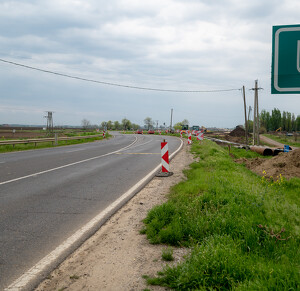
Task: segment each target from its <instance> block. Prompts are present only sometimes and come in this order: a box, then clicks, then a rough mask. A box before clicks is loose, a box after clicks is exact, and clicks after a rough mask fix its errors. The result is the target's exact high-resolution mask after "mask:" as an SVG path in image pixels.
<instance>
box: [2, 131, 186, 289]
mask: <svg viewBox="0 0 300 291" xmlns="http://www.w3.org/2000/svg"><path fill="white" fill-rule="evenodd" d="M161 141H162V137H160V136H152V135H120V134H116V136H115V137H114V138H113V139H110V140H105V141H98V142H94V143H88V144H81V145H75V146H66V147H57V148H50V149H42V150H34V151H24V152H14V153H7V154H1V155H0V234H1V236H0V290H2V289H5V288H6V287H8V286H9V285H10V284H11V283H13V282H15V280H17V279H18V278H19V277H20V276H21V275H22V274H23V273H24V272H26V271H27V270H28V269H29V268H31V267H32V266H34V265H35V264H36V263H37V262H38V261H39V260H41V259H42V258H44V257H45V256H47V255H48V254H49V253H50V252H51V251H53V249H55V248H56V247H57V246H59V245H60V244H62V242H64V241H65V240H66V239H68V238H69V237H70V236H72V234H74V233H75V232H76V231H77V230H78V229H80V228H81V227H83V226H84V225H86V224H87V222H89V221H90V220H92V219H93V218H94V217H95V216H97V215H98V214H99V213H101V212H102V211H104V210H105V209H107V207H109V206H110V205H111V204H112V203H113V202H114V201H115V200H116V199H118V198H119V197H120V196H121V195H122V194H123V193H125V192H126V191H128V189H130V188H131V187H132V186H133V185H135V184H136V183H138V182H139V181H140V180H141V179H143V177H145V176H146V175H147V174H148V173H149V172H151V170H153V169H154V168H155V167H156V166H157V165H159V164H160V142H161ZM167 141H168V142H169V151H170V153H172V152H174V151H175V150H176V149H178V148H179V146H180V144H181V142H180V140H179V139H177V138H172V137H167ZM101 223H103V222H101ZM99 226H100V225H96V227H97V228H98V227H99ZM93 231H96V229H92V230H91V231H90V232H89V233H87V234H86V235H85V236H84V237H82V238H81V240H84V239H86V238H87V237H86V236H87V235H91V234H92V232H93ZM80 242H82V241H78V242H77V244H79V243H80ZM75 246H77V245H76V244H75ZM68 252H70V250H68ZM66 255H67V253H64V256H66ZM61 259H62V257H61V258H60V260H61ZM55 264H57V261H56V262H55Z"/></svg>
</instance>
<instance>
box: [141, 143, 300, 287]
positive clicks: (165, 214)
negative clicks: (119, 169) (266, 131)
mask: <svg viewBox="0 0 300 291" xmlns="http://www.w3.org/2000/svg"><path fill="white" fill-rule="evenodd" d="M192 152H193V153H194V154H195V156H197V157H198V158H199V162H196V163H193V164H192V165H191V169H189V170H187V171H185V174H186V176H187V180H186V181H184V182H181V183H179V184H177V185H176V186H174V187H173V188H172V189H171V191H170V194H169V200H168V201H167V202H166V203H164V204H162V205H159V206H156V207H154V208H153V209H152V210H151V211H150V212H149V213H148V215H147V217H146V218H145V220H144V223H145V227H144V230H143V232H144V233H145V234H146V235H147V237H148V239H149V241H150V242H151V243H163V244H167V245H170V246H186V247H190V248H192V252H191V255H190V256H189V257H188V259H186V261H185V262H183V263H180V264H179V265H178V266H177V267H169V266H167V267H165V268H164V269H163V270H162V271H161V272H160V273H159V275H158V277H155V278H148V279H147V282H148V283H149V284H154V285H162V286H167V287H170V288H173V289H175V290H196V289H197V290H199V289H203V290H204V289H206V290H208V289H222V290H225V289H226V290H227V289H235V290H253V289H255V290H260V289H261V290H265V289H271V290H296V289H297V288H299V286H300V279H299V267H300V265H299V258H300V252H299V245H300V244H299V243H300V235H299V232H300V228H299V225H300V219H299V217H300V215H299V214H300V213H299V202H300V197H299V193H300V179H297V178H295V179H291V180H290V181H285V182H284V183H280V184H274V185H273V186H272V187H269V185H268V183H269V182H268V181H262V178H261V177H259V176H258V175H256V174H254V173H252V172H250V171H249V170H248V169H247V168H246V167H245V166H244V165H240V164H236V163H235V162H234V161H233V159H232V158H231V157H230V156H229V155H228V150H227V149H224V148H221V147H220V146H218V145H216V144H214V143H212V142H210V141H204V142H203V143H202V144H201V145H198V144H196V143H194V144H193V145H192ZM244 152H246V151H244ZM246 153H247V152H246ZM233 154H234V155H235V156H237V157H241V155H245V153H241V152H240V150H237V151H236V150H234V151H233ZM250 155H251V157H254V156H252V153H251V154H250ZM297 193H298V194H297Z"/></svg>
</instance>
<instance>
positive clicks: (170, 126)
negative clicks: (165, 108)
mask: <svg viewBox="0 0 300 291" xmlns="http://www.w3.org/2000/svg"><path fill="white" fill-rule="evenodd" d="M172 118H173V108H172V109H171V122H170V132H171V130H172Z"/></svg>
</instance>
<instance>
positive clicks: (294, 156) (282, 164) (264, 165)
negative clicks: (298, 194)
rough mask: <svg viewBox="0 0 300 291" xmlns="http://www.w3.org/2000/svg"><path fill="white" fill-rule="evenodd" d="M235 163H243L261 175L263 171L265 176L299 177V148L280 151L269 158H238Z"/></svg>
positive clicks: (275, 178) (275, 177)
mask: <svg viewBox="0 0 300 291" xmlns="http://www.w3.org/2000/svg"><path fill="white" fill-rule="evenodd" d="M236 162H237V163H245V164H246V167H247V168H248V169H250V170H251V171H253V172H255V173H257V174H258V175H261V176H263V175H264V173H263V172H264V171H265V172H266V174H265V175H266V176H267V177H271V176H272V177H273V178H274V180H277V179H278V178H277V177H279V175H280V174H281V175H282V176H283V177H285V178H286V179H290V178H292V177H298V178H300V149H297V150H293V151H290V152H288V153H280V154H279V155H278V156H275V157H273V158H271V159H267V160H266V159H261V158H255V159H249V160H248V159H244V158H243V159H238V160H236Z"/></svg>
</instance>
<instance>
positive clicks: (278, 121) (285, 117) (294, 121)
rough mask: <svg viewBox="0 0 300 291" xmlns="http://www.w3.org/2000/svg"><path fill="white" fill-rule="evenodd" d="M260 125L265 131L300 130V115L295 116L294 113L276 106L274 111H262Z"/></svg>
mask: <svg viewBox="0 0 300 291" xmlns="http://www.w3.org/2000/svg"><path fill="white" fill-rule="evenodd" d="M260 126H261V129H262V130H265V131H276V130H277V129H281V130H282V131H297V130H300V115H298V116H297V118H296V117H295V114H294V113H291V112H288V111H283V112H282V113H281V112H280V110H279V109H278V108H274V109H273V110H272V113H270V112H268V111H266V110H262V111H261V113H260Z"/></svg>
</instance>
